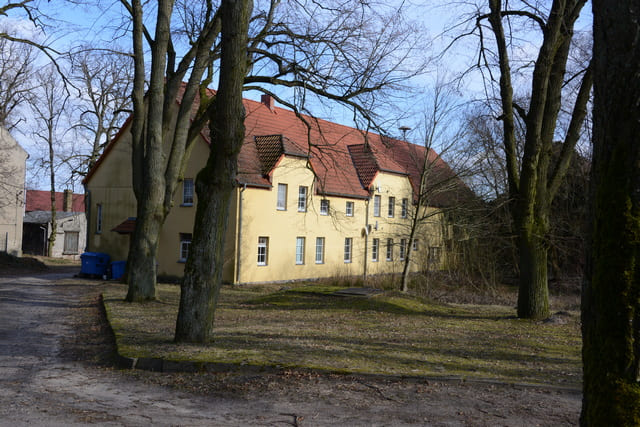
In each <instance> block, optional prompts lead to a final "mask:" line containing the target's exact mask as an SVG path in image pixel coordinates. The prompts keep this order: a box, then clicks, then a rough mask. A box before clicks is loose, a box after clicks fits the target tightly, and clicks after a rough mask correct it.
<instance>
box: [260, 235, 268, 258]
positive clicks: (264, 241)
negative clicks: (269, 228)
mask: <svg viewBox="0 0 640 427" xmlns="http://www.w3.org/2000/svg"><path fill="white" fill-rule="evenodd" d="M268 257H269V238H268V237H267V236H260V237H258V265H267V262H268V260H269V258H268Z"/></svg>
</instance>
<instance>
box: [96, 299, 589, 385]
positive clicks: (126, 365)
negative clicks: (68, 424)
mask: <svg viewBox="0 0 640 427" xmlns="http://www.w3.org/2000/svg"><path fill="white" fill-rule="evenodd" d="M100 304H101V305H102V309H103V310H104V313H105V316H106V318H107V323H108V324H109V331H111V334H112V336H113V339H114V342H115V343H116V364H117V366H118V367H119V368H121V369H141V370H145V371H152V372H166V373H180V372H184V373H193V372H210V373H219V372H236V373H242V374H278V373H282V372H283V371H284V370H286V369H288V368H285V367H281V366H253V365H242V364H238V363H221V362H196V361H192V360H185V361H176V360H166V359H162V358H158V357H128V356H123V355H122V354H120V349H119V348H118V340H117V338H116V334H115V331H114V330H113V327H112V326H111V319H109V313H108V311H107V309H106V307H105V305H104V296H103V294H100ZM291 369H293V370H295V371H297V372H308V373H316V374H325V375H342V376H344V377H345V378H349V377H353V378H357V379H369V380H376V381H408V382H415V383H424V382H435V383H437V382H443V383H449V384H452V383H460V384H463V383H469V384H479V385H495V386H498V387H513V388H529V389H542V390H547V391H555V392H559V393H568V394H582V390H581V389H578V388H575V387H563V386H555V385H547V384H533V383H510V382H505V381H500V380H495V379H490V378H466V377H461V376H458V375H450V376H425V375H422V376H420V375H383V374H369V373H358V372H340V371H330V370H322V369H310V368H291Z"/></svg>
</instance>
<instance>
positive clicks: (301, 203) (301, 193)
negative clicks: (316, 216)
mask: <svg viewBox="0 0 640 427" xmlns="http://www.w3.org/2000/svg"><path fill="white" fill-rule="evenodd" d="M308 195H309V190H308V187H306V186H304V185H301V186H299V187H298V212H306V211H307V196H308Z"/></svg>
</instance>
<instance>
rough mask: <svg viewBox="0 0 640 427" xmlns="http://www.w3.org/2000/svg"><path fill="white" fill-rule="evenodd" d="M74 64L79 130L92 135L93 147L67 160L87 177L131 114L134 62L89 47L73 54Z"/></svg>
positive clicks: (78, 151)
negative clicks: (128, 114) (127, 115)
mask: <svg viewBox="0 0 640 427" xmlns="http://www.w3.org/2000/svg"><path fill="white" fill-rule="evenodd" d="M71 62H72V68H71V77H70V78H71V79H72V80H73V82H74V84H75V85H76V86H77V87H78V88H79V91H80V96H79V98H78V99H77V100H76V101H75V102H74V104H76V110H77V114H79V118H80V120H79V123H78V124H77V125H76V126H75V130H77V131H79V132H80V133H81V134H84V135H88V136H89V137H88V138H86V139H88V140H89V144H90V145H89V147H84V146H83V147H78V149H77V150H76V154H75V155H74V156H72V157H70V158H69V159H68V160H67V161H68V162H69V163H71V165H70V168H71V171H72V174H74V175H78V176H81V177H84V176H85V175H86V174H87V172H88V171H89V170H91V168H92V167H93V165H94V164H95V163H96V161H97V160H98V158H99V157H100V154H102V150H103V149H104V147H105V146H106V145H107V143H108V142H109V141H110V140H111V138H113V137H114V136H115V134H116V132H117V130H118V129H119V128H120V127H121V125H122V122H123V117H124V116H125V115H126V113H130V105H131V87H132V83H133V79H132V75H133V62H132V60H131V57H130V56H128V55H124V54H120V53H113V52H111V51H109V52H105V51H97V50H93V49H90V48H88V47H84V48H81V50H80V52H78V53H76V54H72V55H71ZM82 139H83V140H84V139H85V138H82ZM87 148H88V149H87Z"/></svg>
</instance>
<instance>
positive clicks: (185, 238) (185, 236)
mask: <svg viewBox="0 0 640 427" xmlns="http://www.w3.org/2000/svg"><path fill="white" fill-rule="evenodd" d="M190 248H191V233H180V258H179V260H180V262H185V261H186V260H187V258H189V249H190Z"/></svg>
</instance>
